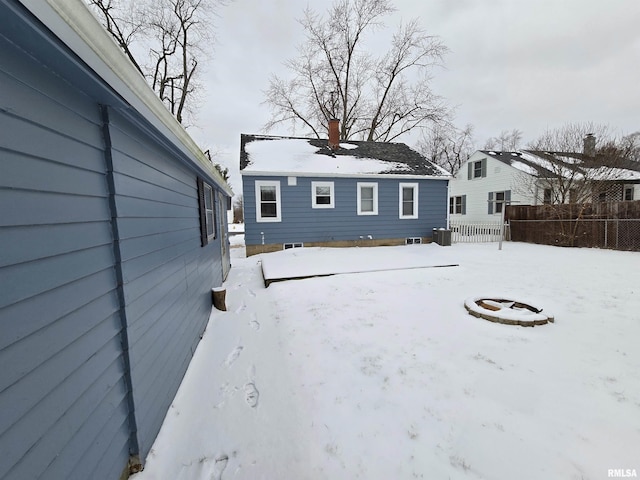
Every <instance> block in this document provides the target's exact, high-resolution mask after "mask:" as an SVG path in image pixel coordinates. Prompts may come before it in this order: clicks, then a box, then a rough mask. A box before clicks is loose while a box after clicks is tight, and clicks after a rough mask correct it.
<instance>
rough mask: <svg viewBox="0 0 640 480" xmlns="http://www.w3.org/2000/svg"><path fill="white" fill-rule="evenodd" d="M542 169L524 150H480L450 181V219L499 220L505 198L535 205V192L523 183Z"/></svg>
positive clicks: (467, 220)
mask: <svg viewBox="0 0 640 480" xmlns="http://www.w3.org/2000/svg"><path fill="white" fill-rule="evenodd" d="M539 168H540V167H539V166H536V165H535V164H533V163H532V162H530V161H529V160H527V159H524V158H522V154H521V153H520V152H494V151H488V150H478V151H476V152H475V153H474V154H473V155H471V157H469V160H467V162H466V163H464V164H463V165H462V167H461V168H460V170H458V173H456V175H455V176H454V177H453V179H452V180H451V181H450V182H449V218H450V219H451V220H458V221H465V222H474V223H479V222H483V223H495V222H499V221H500V216H501V213H502V209H503V208H504V202H505V201H506V202H509V201H511V202H513V203H516V204H518V205H534V204H535V203H536V199H535V198H534V194H533V192H529V191H527V189H525V188H522V185H523V183H526V182H524V181H523V180H525V179H526V178H527V177H528V178H531V179H534V178H535V177H536V176H537V175H538V169H539Z"/></svg>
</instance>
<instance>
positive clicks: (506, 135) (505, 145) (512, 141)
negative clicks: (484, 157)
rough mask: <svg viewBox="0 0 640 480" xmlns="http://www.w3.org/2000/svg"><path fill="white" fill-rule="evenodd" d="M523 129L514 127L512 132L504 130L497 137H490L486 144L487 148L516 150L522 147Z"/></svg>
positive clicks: (505, 150)
mask: <svg viewBox="0 0 640 480" xmlns="http://www.w3.org/2000/svg"><path fill="white" fill-rule="evenodd" d="M521 142H522V131H521V130H518V129H517V128H514V129H513V130H511V131H510V132H509V131H508V130H502V131H501V132H500V135H498V136H497V137H490V138H488V139H487V141H486V142H485V144H484V149H485V150H499V151H502V152H508V151H514V150H517V149H518V148H520V143H521Z"/></svg>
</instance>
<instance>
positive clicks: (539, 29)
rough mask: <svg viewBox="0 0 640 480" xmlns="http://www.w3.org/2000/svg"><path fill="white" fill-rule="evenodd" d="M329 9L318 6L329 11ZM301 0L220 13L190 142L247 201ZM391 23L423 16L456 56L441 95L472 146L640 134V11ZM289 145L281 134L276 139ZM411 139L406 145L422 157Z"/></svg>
mask: <svg viewBox="0 0 640 480" xmlns="http://www.w3.org/2000/svg"><path fill="white" fill-rule="evenodd" d="M331 3H332V0H314V1H313V2H312V3H311V5H312V7H313V9H314V10H316V11H318V12H325V11H326V10H327V8H328V7H329V6H330V5H331ZM306 4H307V3H306V2H305V1H303V0H260V1H258V0H234V1H233V3H231V4H230V5H229V6H227V7H224V8H223V9H221V10H220V17H219V18H218V20H217V29H216V34H217V37H218V38H217V43H216V45H215V46H214V50H213V55H212V58H211V60H210V61H209V65H208V71H207V73H206V76H205V78H204V84H205V85H204V86H205V93H204V95H203V98H202V103H201V109H200V111H199V114H198V118H197V121H196V126H194V127H190V128H189V132H190V133H191V134H192V136H193V137H194V138H195V139H196V140H197V141H198V143H199V144H200V145H201V146H202V147H203V148H211V149H212V150H214V151H217V152H218V156H217V161H218V162H219V163H222V164H223V165H225V166H228V167H229V168H230V170H231V171H232V179H231V182H232V186H234V187H235V190H236V193H240V185H239V184H240V182H239V180H235V181H234V177H235V172H236V171H237V169H238V166H237V164H238V162H239V158H238V157H239V148H240V134H241V133H261V132H263V130H262V129H263V126H264V124H265V123H266V122H267V120H268V119H269V116H270V111H269V108H268V107H267V106H266V105H264V104H263V103H262V102H263V101H264V93H263V92H264V91H265V90H266V89H267V87H268V82H269V76H270V75H271V74H273V73H277V74H279V75H281V76H286V74H287V70H286V68H285V67H284V63H285V61H286V60H287V59H290V58H293V57H295V56H296V46H297V45H298V44H299V43H300V42H301V41H302V39H303V32H302V29H301V27H300V25H299V24H298V22H297V19H298V18H300V17H301V16H302V12H303V9H304V7H305V6H306ZM394 5H395V6H396V8H397V12H396V14H395V15H394V16H392V17H389V18H388V19H387V26H388V28H389V29H390V30H389V33H390V32H391V30H393V27H395V26H397V25H398V23H399V21H400V20H409V19H411V18H415V17H418V18H419V19H420V21H421V24H422V26H423V27H424V28H425V30H426V31H427V32H428V33H430V34H432V35H437V36H439V37H440V38H441V39H442V41H443V42H444V44H445V45H447V47H449V49H450V52H449V53H448V54H447V56H446V58H445V68H444V69H438V70H436V71H434V79H433V90H434V91H435V93H437V94H439V95H441V96H444V97H445V98H446V99H447V100H448V102H449V103H450V104H451V105H457V111H456V112H457V114H456V119H455V123H456V125H458V126H464V125H466V124H469V123H470V124H472V125H474V127H475V140H476V145H477V146H478V147H482V144H484V142H485V140H486V139H487V138H489V137H491V136H497V135H498V134H499V133H500V132H501V131H502V130H512V129H514V128H516V129H519V130H521V131H522V132H523V143H524V144H526V143H527V142H529V141H532V140H534V139H535V138H536V137H538V136H539V135H540V134H541V133H543V132H544V131H545V130H546V129H548V128H554V127H558V126H561V125H563V124H566V123H567V122H586V121H593V122H596V123H602V124H606V125H609V126H610V128H612V129H614V131H616V132H617V133H620V134H627V133H632V132H635V131H638V130H640V121H639V119H640V0H535V1H534V0H395V2H394ZM269 133H271V134H274V135H288V134H290V133H291V132H290V131H288V130H287V129H285V128H284V127H282V128H281V129H280V130H272V131H271V132H269ZM415 140H416V138H415V137H414V136H409V137H404V138H403V137H400V138H399V139H398V141H404V142H406V143H408V144H409V145H411V146H413V144H414V143H415Z"/></svg>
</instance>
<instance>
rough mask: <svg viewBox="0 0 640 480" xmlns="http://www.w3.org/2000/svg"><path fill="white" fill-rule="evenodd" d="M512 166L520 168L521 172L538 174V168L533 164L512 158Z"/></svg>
mask: <svg viewBox="0 0 640 480" xmlns="http://www.w3.org/2000/svg"><path fill="white" fill-rule="evenodd" d="M512 155H513V154H512ZM511 166H512V167H513V168H515V169H517V170H520V171H521V172H524V173H528V174H529V175H538V170H536V169H535V168H534V167H532V166H531V165H527V164H526V163H523V162H519V161H517V160H512V161H511Z"/></svg>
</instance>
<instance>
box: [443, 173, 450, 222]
mask: <svg viewBox="0 0 640 480" xmlns="http://www.w3.org/2000/svg"><path fill="white" fill-rule="evenodd" d="M449 198H451V180H447V198H446V200H445V203H444V210H445V212H447V230H450V223H449V221H450V218H449V215H450V212H449Z"/></svg>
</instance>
